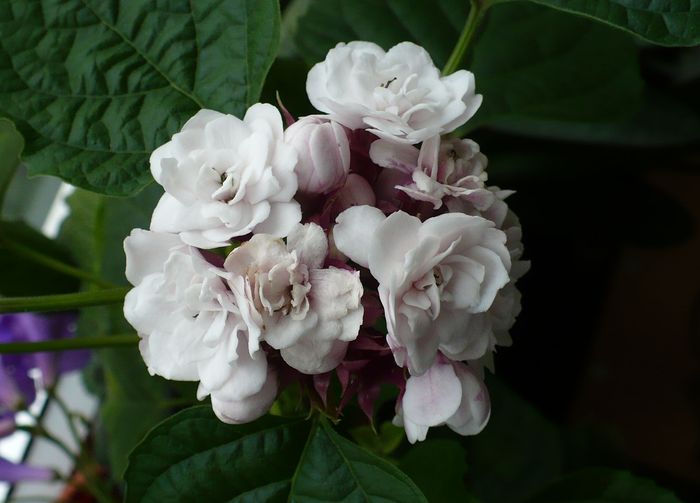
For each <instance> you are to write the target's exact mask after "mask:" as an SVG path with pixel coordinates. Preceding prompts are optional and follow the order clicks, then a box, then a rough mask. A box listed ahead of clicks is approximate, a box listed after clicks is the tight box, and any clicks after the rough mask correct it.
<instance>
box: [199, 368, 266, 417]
mask: <svg viewBox="0 0 700 503" xmlns="http://www.w3.org/2000/svg"><path fill="white" fill-rule="evenodd" d="M229 384H231V385H233V383H229ZM221 393H226V389H225V387H224V388H222V390H220V391H215V392H213V393H212V394H211V405H212V408H213V409H214V413H215V414H216V416H217V417H218V418H219V419H221V420H222V421H223V422H225V423H230V424H242V423H248V422H250V421H255V420H256V419H258V418H259V417H261V416H263V415H264V414H265V413H266V412H267V411H268V410H269V409H270V406H271V405H272V402H274V401H275V398H276V397H277V378H276V377H275V375H274V374H272V373H269V374H268V376H267V379H266V381H265V384H264V386H263V387H262V389H261V390H260V391H259V392H258V393H256V394H254V395H251V396H249V397H247V398H244V399H242V400H235V401H232V400H225V399H222V398H221Z"/></svg>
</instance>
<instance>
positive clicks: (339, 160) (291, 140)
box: [285, 117, 350, 194]
mask: <svg viewBox="0 0 700 503" xmlns="http://www.w3.org/2000/svg"><path fill="white" fill-rule="evenodd" d="M285 141H286V142H287V143H288V144H289V145H291V146H292V147H294V148H295V149H296V151H297V152H298V154H299V160H298V162H297V166H296V169H295V171H296V174H297V178H298V182H299V191H301V192H306V193H312V194H327V193H329V192H332V191H333V190H335V189H338V188H340V187H342V186H343V184H344V183H345V179H346V178H347V176H348V171H349V169H350V145H349V143H348V135H347V132H346V130H345V128H344V127H343V126H341V125H340V124H338V123H337V122H334V121H331V120H325V119H322V118H318V117H302V118H301V119H299V120H298V121H297V122H295V123H294V124H292V125H291V126H289V128H287V130H286V131H285Z"/></svg>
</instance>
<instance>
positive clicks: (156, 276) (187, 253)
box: [124, 229, 276, 422]
mask: <svg viewBox="0 0 700 503" xmlns="http://www.w3.org/2000/svg"><path fill="white" fill-rule="evenodd" d="M124 249H125V251H126V256H127V270H126V275H127V279H128V280H129V281H130V282H131V283H132V284H133V285H134V289H132V290H131V291H130V292H129V293H128V294H127V296H126V299H125V301H124V315H125V317H126V319H127V320H128V321H129V323H131V325H133V326H134V328H136V330H137V332H138V333H139V335H140V336H141V343H140V345H139V348H140V350H141V355H142V356H143V359H144V361H145V362H146V365H147V366H148V369H149V371H150V372H151V373H153V374H158V375H161V376H163V377H165V378H167V379H176V380H182V381H199V390H198V392H197V394H198V397H199V398H200V399H203V398H204V397H206V396H208V395H211V396H212V403H213V404H215V405H214V410H215V412H217V414H219V415H220V417H226V418H228V420H229V422H243V421H250V420H252V419H255V418H256V417H258V416H259V415H262V414H263V413H265V412H266V410H267V408H269V406H270V404H271V403H272V400H273V399H274V394H275V393H276V384H269V383H268V381H269V380H272V381H274V375H273V374H272V373H271V372H269V371H268V368H267V358H266V356H265V353H264V352H263V351H262V350H260V349H259V348H258V347H255V349H251V348H252V347H253V346H254V345H253V344H250V343H249V341H248V326H247V325H246V323H245V321H244V319H243V316H242V315H241V312H240V310H239V309H238V306H237V305H236V303H235V302H236V300H235V297H234V294H233V292H232V291H231V288H230V285H229V283H228V281H227V280H228V275H227V274H226V272H225V271H224V270H223V269H221V268H219V267H217V266H215V265H213V264H211V263H210V262H208V261H207V260H206V259H205V258H204V256H203V255H202V253H201V252H200V251H198V250H197V249H195V248H193V247H191V246H189V245H185V244H184V243H182V241H181V240H180V239H179V238H178V237H177V236H175V235H172V234H164V233H156V232H149V231H143V230H140V229H135V230H134V231H132V233H131V235H130V236H129V237H127V238H126V240H125V241H124ZM266 386H267V387H266ZM272 387H274V389H275V393H273V394H272V395H273V396H272V397H269V396H268V395H270V393H269V392H268V390H269V389H270V388H272ZM263 389H265V390H266V391H265V392H264V393H263ZM260 402H263V403H262V405H261V403H260ZM216 404H218V405H216ZM232 404H233V405H232ZM219 406H220V407H219ZM231 407H234V408H236V412H235V413H234V412H232V411H231ZM253 416H255V417H253Z"/></svg>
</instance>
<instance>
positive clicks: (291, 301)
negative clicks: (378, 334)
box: [224, 224, 363, 374]
mask: <svg viewBox="0 0 700 503" xmlns="http://www.w3.org/2000/svg"><path fill="white" fill-rule="evenodd" d="M327 255H328V241H327V239H326V235H325V233H324V232H323V230H322V229H321V227H319V226H318V225H316V224H306V225H298V226H297V227H296V228H295V229H294V230H293V231H292V232H291V233H290V234H289V237H288V238H287V243H286V244H285V243H284V242H283V241H282V240H280V239H277V238H274V237H272V236H269V235H266V234H256V235H255V236H253V237H252V238H251V239H250V241H248V242H246V243H244V244H242V245H241V246H240V247H238V248H236V249H235V250H234V251H232V252H231V254H230V255H229V256H228V258H227V259H226V263H225V265H224V267H225V269H226V270H227V271H228V272H230V273H231V274H232V276H233V277H235V278H243V280H244V282H243V289H242V290H238V289H236V290H237V293H238V305H239V306H245V305H247V306H249V307H248V308H245V311H247V312H248V313H249V317H248V325H249V326H250V327H251V332H253V330H255V332H257V333H258V334H259V338H260V339H261V340H264V341H265V342H267V343H268V344H269V345H270V346H272V347H273V348H275V349H278V350H280V354H281V355H282V358H283V359H284V361H285V362H286V363H287V364H288V365H290V366H291V367H293V368H295V369H296V370H298V371H300V372H303V373H306V374H319V373H322V372H327V371H329V370H331V369H333V368H335V367H336V366H337V365H338V363H340V361H341V360H342V359H343V356H344V355H345V349H346V347H347V343H348V342H349V341H352V340H354V339H355V338H356V337H357V334H358V332H359V329H360V324H361V323H362V315H363V307H362V304H361V302H360V299H361V297H362V284H361V283H360V279H359V274H358V273H357V272H354V271H348V270H345V269H339V268H336V267H328V268H324V262H325V259H326V256H327ZM252 327H255V329H253V328H252Z"/></svg>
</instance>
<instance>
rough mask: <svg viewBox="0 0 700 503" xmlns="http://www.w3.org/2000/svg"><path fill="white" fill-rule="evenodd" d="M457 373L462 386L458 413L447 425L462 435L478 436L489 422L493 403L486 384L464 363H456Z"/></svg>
mask: <svg viewBox="0 0 700 503" xmlns="http://www.w3.org/2000/svg"><path fill="white" fill-rule="evenodd" d="M454 365H455V372H456V373H457V376H458V377H459V381H460V384H461V386H462V399H461V403H460V406H459V409H458V411H457V412H456V413H455V415H454V416H452V417H451V418H450V419H449V420H448V421H447V425H448V426H449V427H450V428H451V429H452V430H454V431H456V432H457V433H459V434H460V435H476V434H477V433H479V432H481V430H483V429H484V427H485V426H486V423H488V421H489V416H490V415H491V403H490V401H489V394H488V390H487V389H486V386H484V383H483V382H482V381H481V380H480V379H479V378H478V377H476V376H475V375H474V373H473V372H472V371H471V370H470V369H469V367H467V366H466V365H464V364H463V363H455V364H454Z"/></svg>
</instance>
